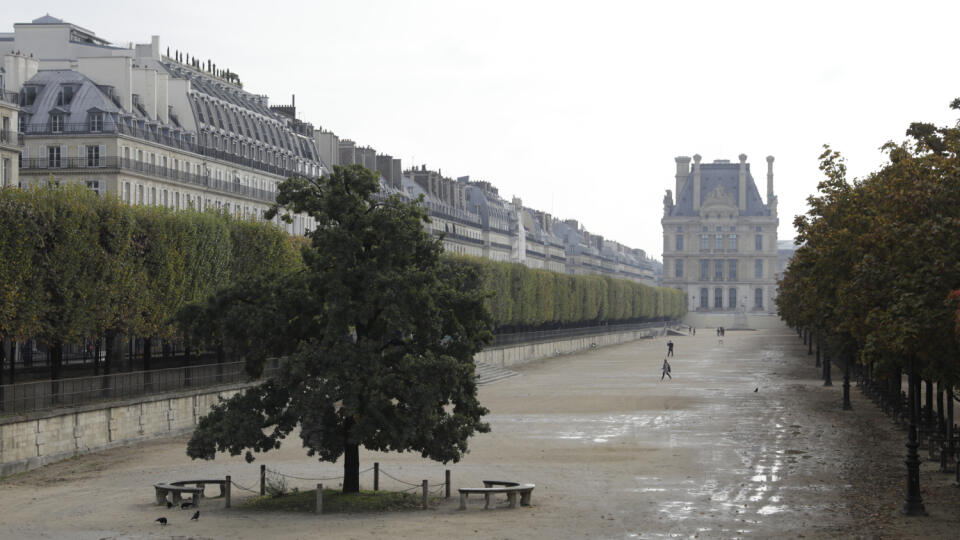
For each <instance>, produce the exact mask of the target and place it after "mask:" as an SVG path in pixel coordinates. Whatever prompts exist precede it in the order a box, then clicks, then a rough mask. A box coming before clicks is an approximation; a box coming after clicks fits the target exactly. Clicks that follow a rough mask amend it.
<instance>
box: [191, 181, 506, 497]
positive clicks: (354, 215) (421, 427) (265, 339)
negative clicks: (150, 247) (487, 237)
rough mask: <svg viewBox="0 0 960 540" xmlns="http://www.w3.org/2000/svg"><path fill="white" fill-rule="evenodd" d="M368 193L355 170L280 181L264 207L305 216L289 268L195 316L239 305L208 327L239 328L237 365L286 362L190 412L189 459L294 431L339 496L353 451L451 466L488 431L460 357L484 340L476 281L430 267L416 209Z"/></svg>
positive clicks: (353, 477) (430, 241)
mask: <svg viewBox="0 0 960 540" xmlns="http://www.w3.org/2000/svg"><path fill="white" fill-rule="evenodd" d="M378 188H379V185H378V180H377V177H376V176H375V175H374V174H373V173H371V172H370V171H369V170H367V169H364V168H363V167H360V166H350V167H335V168H334V172H333V173H332V174H330V175H327V176H324V177H322V178H321V179H318V180H307V179H302V178H291V179H289V180H287V181H286V182H284V183H283V184H282V185H281V187H280V191H279V193H278V196H277V206H276V207H275V208H274V210H273V211H274V212H280V211H281V210H280V208H284V209H286V210H288V211H289V212H292V213H307V214H309V215H310V216H311V217H313V218H314V219H315V221H316V229H315V230H313V231H312V232H310V233H309V237H310V245H309V246H308V247H305V248H304V249H303V261H304V268H303V270H302V271H301V272H297V273H295V274H292V275H290V276H287V277H286V278H284V279H278V280H274V281H272V282H269V283H265V282H261V283H260V284H259V286H257V287H254V286H249V285H240V286H238V287H234V288H231V289H229V290H226V291H223V292H221V293H220V294H218V295H217V296H216V298H215V300H212V301H211V303H209V304H207V306H206V307H205V308H204V307H202V306H201V307H200V310H201V312H205V313H207V314H208V315H207V316H205V317H200V319H204V320H210V319H222V318H225V317H226V318H230V317H235V316H236V314H237V313H241V312H243V313H245V316H246V317H247V320H248V324H246V325H244V326H243V327H242V328H239V329H238V328H237V327H234V326H230V325H221V326H220V329H221V331H223V332H224V333H226V334H231V333H233V334H237V333H238V332H242V333H243V334H244V335H245V336H244V337H243V340H244V341H245V344H244V348H246V350H244V351H240V353H241V354H242V355H244V358H245V360H246V362H247V365H248V366H249V368H250V370H251V371H256V370H257V369H258V366H262V363H263V361H265V360H266V357H267V355H270V354H287V355H288V356H287V358H286V361H285V362H283V363H281V368H280V372H279V374H278V375H277V377H275V378H273V379H270V380H268V381H266V382H264V383H262V384H260V385H258V386H255V387H253V388H250V389H248V390H246V391H244V392H242V393H240V394H238V395H236V396H234V397H233V398H231V399H229V400H227V401H225V402H223V403H221V404H219V405H217V406H215V407H214V408H213V410H212V411H211V412H210V414H208V415H207V416H205V417H204V418H202V419H201V420H200V422H199V424H198V426H197V429H196V431H195V432H194V435H193V437H192V438H191V440H190V442H189V444H188V449H187V453H188V454H189V455H190V456H191V457H194V458H205V459H212V458H213V457H214V456H215V454H216V452H217V451H218V450H219V451H229V452H230V453H231V454H232V455H238V454H240V453H244V452H245V454H246V457H247V459H248V460H252V459H253V457H254V456H253V452H262V451H267V450H270V449H273V448H277V447H279V446H280V444H281V441H282V440H283V439H284V438H285V437H287V436H288V435H290V434H291V433H292V432H293V430H294V429H295V428H297V427H298V426H299V428H300V439H301V442H302V444H303V446H304V447H305V448H306V449H307V453H308V455H311V456H317V457H318V458H319V459H320V460H324V461H336V460H337V459H339V458H340V457H341V456H343V457H344V460H343V461H344V483H343V490H344V492H354V491H357V490H359V448H360V446H363V447H365V448H368V449H371V450H377V451H417V452H420V453H421V455H423V456H424V457H427V458H430V459H434V460H439V461H442V462H448V461H457V460H459V459H460V457H461V456H462V455H463V454H464V453H465V452H466V451H467V439H468V438H469V437H470V436H471V435H473V434H474V433H476V432H486V431H488V430H489V427H488V425H487V424H486V423H484V422H482V421H481V417H482V416H483V415H484V414H485V413H486V412H487V411H486V409H485V408H483V407H482V406H481V405H480V403H479V402H478V400H477V397H476V383H475V380H474V364H473V356H474V354H475V353H477V352H478V351H479V350H480V349H481V348H482V346H483V345H484V344H486V343H488V342H489V340H490V338H491V333H490V329H491V326H492V324H491V318H490V315H489V313H488V312H487V310H486V309H484V305H483V303H484V300H485V293H484V292H483V290H482V288H481V276H480V274H479V272H478V271H477V269H476V268H473V267H470V266H468V265H456V264H446V263H444V262H443V260H442V259H441V257H440V253H441V250H442V247H441V244H440V242H439V240H437V239H435V238H433V237H431V236H430V235H429V234H428V233H427V232H426V231H425V229H424V226H423V225H424V222H425V221H426V220H427V219H428V217H427V214H426V212H425V210H424V209H423V208H422V207H421V206H420V205H418V204H408V203H405V202H403V201H402V200H401V199H400V198H398V197H388V198H385V199H382V198H380V197H379V195H378ZM284 217H289V216H288V215H285V216H284ZM214 310H216V311H214ZM233 339H235V340H237V339H238V338H233Z"/></svg>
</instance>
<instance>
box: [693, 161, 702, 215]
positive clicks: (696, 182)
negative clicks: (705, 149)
mask: <svg viewBox="0 0 960 540" xmlns="http://www.w3.org/2000/svg"><path fill="white" fill-rule="evenodd" d="M693 211H694V212H699V211H700V154H694V155H693Z"/></svg>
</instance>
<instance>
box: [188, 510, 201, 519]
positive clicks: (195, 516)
mask: <svg viewBox="0 0 960 540" xmlns="http://www.w3.org/2000/svg"><path fill="white" fill-rule="evenodd" d="M198 519H200V511H199V510H197V511H196V512H194V513H193V517H192V518H190V520H191V521H196V520H198Z"/></svg>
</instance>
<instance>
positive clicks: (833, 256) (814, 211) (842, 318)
mask: <svg viewBox="0 0 960 540" xmlns="http://www.w3.org/2000/svg"><path fill="white" fill-rule="evenodd" d="M954 103H957V102H954ZM907 136H908V137H909V139H908V141H906V142H903V143H893V142H890V143H887V144H885V145H884V146H883V151H884V152H885V153H886V154H887V156H888V158H889V161H888V163H887V164H886V165H884V166H883V167H882V168H881V169H880V170H878V171H876V172H874V173H872V174H870V175H869V176H868V177H866V178H864V179H862V180H857V181H854V182H848V181H847V179H846V167H845V165H844V164H843V161H842V158H840V156H839V154H838V153H836V152H834V151H832V150H830V149H829V147H827V148H826V151H825V152H824V154H823V155H822V156H821V170H822V171H823V172H824V174H825V176H826V179H825V180H824V181H823V182H821V183H820V185H819V186H818V189H819V195H817V196H813V197H810V198H809V202H810V210H809V212H808V213H807V215H806V216H798V217H797V220H796V222H795V223H796V225H797V230H798V232H799V236H798V242H802V243H803V245H802V246H801V247H800V248H799V249H798V250H797V252H796V254H795V256H794V258H793V260H792V261H791V263H790V266H789V268H788V269H787V271H786V272H785V274H784V276H783V279H782V280H781V283H780V287H781V292H780V295H779V297H778V300H777V302H778V306H779V308H780V312H781V315H782V316H783V317H784V319H785V320H787V322H788V323H790V324H792V325H795V326H803V327H809V328H815V329H817V330H818V332H826V333H829V334H831V335H832V336H833V338H834V339H835V340H839V341H840V342H843V343H846V344H848V346H850V345H855V348H857V349H859V350H860V355H861V357H860V360H861V361H865V362H874V363H876V365H877V366H878V367H879V368H881V369H887V370H890V371H891V372H893V371H896V370H898V369H906V368H908V367H909V365H910V362H911V361H913V360H916V361H917V362H916V363H915V364H914V365H917V366H919V367H920V369H921V370H924V371H925V376H927V377H929V378H933V379H936V380H943V381H950V382H955V381H956V380H957V376H958V374H960V373H958V365H957V362H956V358H957V353H958V352H960V351H958V343H957V335H956V333H955V332H954V331H953V330H954V323H953V311H952V310H953V309H954V307H955V306H954V305H953V303H952V302H948V301H945V299H946V298H947V295H948V294H949V293H950V291H952V290H955V289H957V288H958V285H960V207H958V206H957V204H956V201H958V200H960V167H958V165H960V163H958V162H957V155H958V149H960V130H958V128H957V127H956V126H953V127H942V128H940V127H936V126H934V125H932V124H926V123H913V124H911V125H910V127H909V128H908V129H907Z"/></svg>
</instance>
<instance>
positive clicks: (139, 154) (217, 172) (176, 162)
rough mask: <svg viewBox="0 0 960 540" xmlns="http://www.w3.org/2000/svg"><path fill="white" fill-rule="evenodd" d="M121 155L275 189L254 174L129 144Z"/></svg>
mask: <svg viewBox="0 0 960 540" xmlns="http://www.w3.org/2000/svg"><path fill="white" fill-rule="evenodd" d="M121 156H122V157H123V159H124V160H135V161H137V162H140V163H147V164H150V165H153V166H158V167H162V168H165V169H167V168H169V169H172V170H174V171H180V172H185V173H190V174H195V175H197V176H208V177H209V178H211V179H216V180H219V181H223V180H224V179H228V180H229V179H230V178H231V177H232V179H233V182H234V183H237V184H240V185H242V186H244V187H250V188H254V189H259V190H263V191H276V186H277V184H276V182H273V181H268V180H267V179H265V178H264V179H261V178H259V177H256V176H248V175H240V174H239V173H238V172H237V171H236V170H224V169H220V168H214V169H209V168H204V167H203V165H202V164H201V163H196V162H193V163H191V162H190V161H187V160H185V159H180V158H168V157H167V156H165V155H163V154H157V153H155V152H144V151H143V150H141V149H139V148H131V147H129V146H123V147H121Z"/></svg>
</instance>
